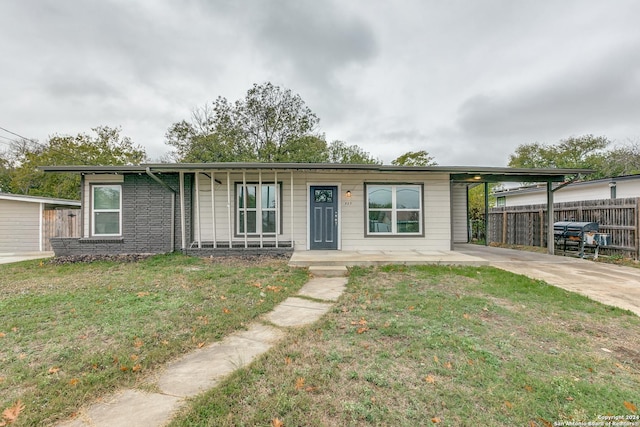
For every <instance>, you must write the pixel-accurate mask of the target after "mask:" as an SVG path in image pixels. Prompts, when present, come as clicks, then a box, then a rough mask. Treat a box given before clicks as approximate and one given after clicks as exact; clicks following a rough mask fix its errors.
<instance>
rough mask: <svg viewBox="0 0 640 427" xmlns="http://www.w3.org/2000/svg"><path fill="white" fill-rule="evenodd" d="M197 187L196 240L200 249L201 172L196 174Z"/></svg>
mask: <svg viewBox="0 0 640 427" xmlns="http://www.w3.org/2000/svg"><path fill="white" fill-rule="evenodd" d="M195 180H196V181H195V187H196V203H195V204H196V221H195V222H196V227H197V228H196V239H198V249H201V248H202V224H200V172H198V171H196V173H195Z"/></svg>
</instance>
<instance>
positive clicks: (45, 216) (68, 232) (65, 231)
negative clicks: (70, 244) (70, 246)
mask: <svg viewBox="0 0 640 427" xmlns="http://www.w3.org/2000/svg"><path fill="white" fill-rule="evenodd" d="M80 223H81V221H80V209H55V210H53V209H47V210H45V211H43V212H42V241H43V250H44V251H51V250H53V249H52V248H51V241H50V239H51V238H52V237H80V236H81V233H82V230H81V228H80Z"/></svg>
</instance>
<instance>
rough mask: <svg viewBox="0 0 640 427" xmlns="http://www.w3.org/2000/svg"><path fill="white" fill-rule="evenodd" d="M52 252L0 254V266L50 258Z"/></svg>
mask: <svg viewBox="0 0 640 427" xmlns="http://www.w3.org/2000/svg"><path fill="white" fill-rule="evenodd" d="M52 256H53V252H13V253H0V264H9V263H11V262H19V261H27V260H30V259H40V258H51V257H52Z"/></svg>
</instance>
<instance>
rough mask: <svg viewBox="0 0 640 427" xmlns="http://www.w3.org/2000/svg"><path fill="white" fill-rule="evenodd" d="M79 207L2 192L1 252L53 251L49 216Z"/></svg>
mask: <svg viewBox="0 0 640 427" xmlns="http://www.w3.org/2000/svg"><path fill="white" fill-rule="evenodd" d="M79 208H80V202H79V201H77V200H66V199H53V198H49V197H34V196H23V195H18V194H9V193H0V253H7V252H43V251H50V250H51V248H50V246H49V230H50V225H51V224H50V223H49V222H48V220H47V218H48V217H49V216H48V215H47V214H48V213H49V212H50V211H52V210H56V209H75V210H76V212H79V211H78V209H79Z"/></svg>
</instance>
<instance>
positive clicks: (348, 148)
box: [327, 141, 382, 165]
mask: <svg viewBox="0 0 640 427" xmlns="http://www.w3.org/2000/svg"><path fill="white" fill-rule="evenodd" d="M327 161H328V162H329V163H350V164H368V165H379V164H381V163H382V162H381V161H380V160H378V159H376V158H374V157H372V156H371V155H370V154H369V153H367V152H366V151H364V150H363V149H362V148H360V147H358V146H357V145H347V143H345V142H344V141H333V142H332V143H331V144H330V145H329V147H328V152H327Z"/></svg>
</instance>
